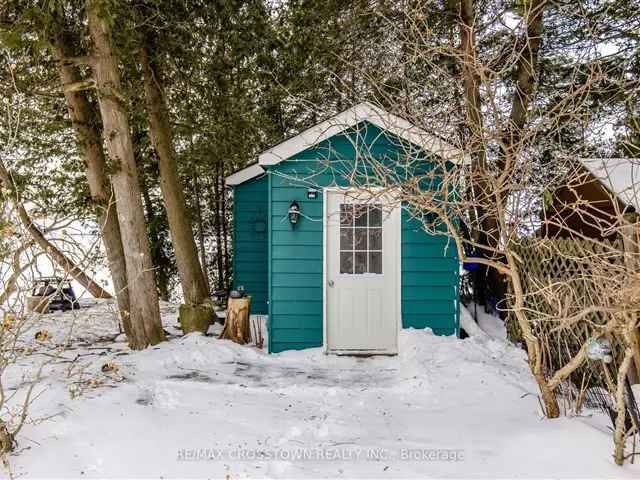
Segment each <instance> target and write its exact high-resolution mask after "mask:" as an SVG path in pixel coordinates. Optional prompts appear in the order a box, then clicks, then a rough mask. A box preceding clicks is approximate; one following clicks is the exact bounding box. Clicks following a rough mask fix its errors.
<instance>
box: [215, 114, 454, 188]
mask: <svg viewBox="0 0 640 480" xmlns="http://www.w3.org/2000/svg"><path fill="white" fill-rule="evenodd" d="M363 121H368V122H369V123H372V124H373V125H375V126H377V127H379V128H381V129H383V130H387V131H389V132H391V133H392V134H394V135H396V136H397V137H399V138H402V139H403V140H406V141H408V142H410V143H412V144H414V145H417V146H419V147H422V148H423V149H424V150H426V151H428V152H431V153H434V154H436V155H438V156H440V157H442V158H444V159H447V160H450V161H452V162H454V163H458V162H460V161H463V160H464V154H463V152H462V151H461V150H459V149H457V148H455V147H453V146H451V145H449V144H448V143H447V142H445V141H444V140H442V139H441V138H439V137H437V136H435V135H433V134H430V133H428V132H426V131H425V130H423V129H421V128H420V127H417V126H415V125H414V124H412V123H410V122H408V121H407V120H405V119H404V118H401V117H399V116H397V115H394V114H392V113H389V112H387V111H385V110H382V109H381V108H378V107H376V106H375V105H373V104H371V103H369V102H363V103H360V104H358V105H356V106H354V107H351V108H349V109H347V110H345V111H343V112H341V113H339V114H337V115H334V116H333V117H331V118H329V119H327V120H325V121H323V122H320V123H318V124H317V125H314V126H313V127H311V128H308V129H306V130H304V131H303V132H301V133H299V134H298V135H295V136H293V137H291V138H289V139H287V140H284V141H283V142H280V143H279V144H277V145H275V146H273V147H271V148H270V149H268V150H266V151H264V152H262V153H261V154H260V155H258V162H257V164H253V165H250V166H249V167H247V168H245V169H242V170H240V171H239V172H236V173H234V174H232V175H230V176H228V177H227V178H226V180H225V183H226V184H227V185H238V184H239V183H242V182H245V181H247V180H250V179H251V178H254V177H255V176H258V175H260V174H262V173H263V172H264V168H262V167H267V166H270V165H277V164H278V163H280V162H282V161H284V160H286V159H288V158H290V157H292V156H294V155H295V154H297V153H300V152H302V151H303V150H306V149H307V148H309V147H311V146H313V145H316V144H318V143H320V142H322V141H324V140H326V139H328V138H331V137H333V136H334V135H337V134H339V133H342V132H344V131H345V130H347V129H349V128H351V127H354V126H355V125H357V124H358V123H360V122H363ZM256 166H257V167H260V171H258V169H257V168H254V167H256ZM249 169H252V170H249ZM245 170H246V171H245ZM241 174H242V175H241ZM250 175H253V176H250Z"/></svg>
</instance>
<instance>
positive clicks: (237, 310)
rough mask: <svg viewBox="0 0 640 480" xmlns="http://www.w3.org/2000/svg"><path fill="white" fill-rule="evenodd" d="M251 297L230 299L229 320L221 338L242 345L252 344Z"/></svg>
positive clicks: (227, 319) (228, 306)
mask: <svg viewBox="0 0 640 480" xmlns="http://www.w3.org/2000/svg"><path fill="white" fill-rule="evenodd" d="M250 313H251V297H243V298H230V299H229V302H228V303H227V318H226V320H225V322H224V328H223V329H222V332H220V338H226V339H228V340H232V341H234V342H236V343H239V344H240V345H244V344H245V343H249V342H251V325H250V324H249V315H250Z"/></svg>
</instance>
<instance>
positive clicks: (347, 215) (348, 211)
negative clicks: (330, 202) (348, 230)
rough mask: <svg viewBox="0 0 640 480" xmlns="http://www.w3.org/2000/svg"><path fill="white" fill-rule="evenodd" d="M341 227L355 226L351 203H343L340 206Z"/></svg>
mask: <svg viewBox="0 0 640 480" xmlns="http://www.w3.org/2000/svg"><path fill="white" fill-rule="evenodd" d="M340 225H342V226H349V225H353V205H352V204H350V203H343V204H341V205H340Z"/></svg>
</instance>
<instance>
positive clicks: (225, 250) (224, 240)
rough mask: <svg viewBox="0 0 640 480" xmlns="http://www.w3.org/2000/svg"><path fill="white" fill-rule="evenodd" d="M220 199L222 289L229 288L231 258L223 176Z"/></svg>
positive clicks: (222, 178)
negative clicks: (222, 258)
mask: <svg viewBox="0 0 640 480" xmlns="http://www.w3.org/2000/svg"><path fill="white" fill-rule="evenodd" d="M220 185H221V190H222V193H221V199H222V206H221V210H222V252H223V255H224V288H225V290H227V291H229V289H230V286H231V258H230V257H229V222H228V221H227V191H226V190H225V188H224V176H222V177H221V178H220Z"/></svg>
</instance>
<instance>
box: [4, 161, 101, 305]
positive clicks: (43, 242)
mask: <svg viewBox="0 0 640 480" xmlns="http://www.w3.org/2000/svg"><path fill="white" fill-rule="evenodd" d="M0 182H1V183H3V184H4V186H5V188H6V189H7V190H9V191H11V192H12V193H13V195H14V203H15V206H16V209H17V210H18V216H19V217H20V221H21V222H22V224H23V225H24V227H25V228H26V229H27V231H28V232H29V234H30V235H31V238H33V241H34V242H36V244H37V245H38V246H39V247H40V248H41V249H42V250H44V251H45V252H46V253H47V255H49V257H51V259H52V260H53V261H54V262H55V263H56V264H58V265H59V266H60V267H61V268H62V269H63V270H64V271H65V272H66V273H67V274H69V275H71V276H72V277H73V278H74V279H75V280H76V281H77V282H78V283H79V284H80V285H82V286H83V287H84V288H86V289H87V291H88V292H89V293H91V295H93V296H94V297H96V298H112V297H111V294H110V293H109V292H107V291H106V290H104V289H103V288H102V287H101V286H100V285H98V284H97V283H96V282H95V281H94V280H93V279H92V278H91V277H89V276H88V275H87V274H86V273H84V271H83V270H82V269H81V268H80V267H79V266H78V265H76V264H75V263H74V262H73V260H71V259H70V258H69V257H67V256H66V255H65V254H64V253H63V252H62V250H60V249H59V248H58V247H56V246H55V245H54V244H53V243H51V242H50V241H49V240H47V239H46V238H45V236H44V235H43V233H42V232H41V231H40V229H39V228H38V227H37V226H36V224H35V223H33V221H32V220H31V217H30V216H29V213H27V210H26V209H25V208H24V205H23V203H22V199H21V198H20V193H19V192H18V189H17V188H16V186H15V183H14V182H13V178H12V176H11V174H10V173H9V171H8V170H7V167H6V166H5V164H4V162H3V161H2V159H0Z"/></svg>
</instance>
